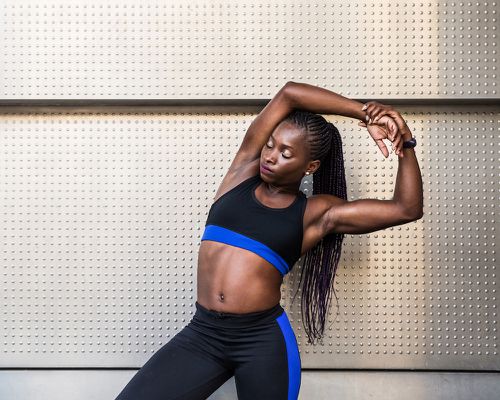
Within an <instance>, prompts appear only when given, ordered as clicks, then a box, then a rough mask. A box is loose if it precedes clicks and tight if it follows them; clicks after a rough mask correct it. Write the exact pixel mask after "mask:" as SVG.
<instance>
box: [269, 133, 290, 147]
mask: <svg viewBox="0 0 500 400" xmlns="http://www.w3.org/2000/svg"><path fill="white" fill-rule="evenodd" d="M271 139H273V140H276V139H275V138H274V136H273V135H271ZM282 146H283V147H287V148H289V149H292V150H293V147H292V146H289V145H287V144H284V143H283V144H282Z"/></svg>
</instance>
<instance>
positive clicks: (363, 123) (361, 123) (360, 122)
mask: <svg viewBox="0 0 500 400" xmlns="http://www.w3.org/2000/svg"><path fill="white" fill-rule="evenodd" d="M358 125H359V126H362V127H364V128H365V127H366V123H365V122H364V121H359V122H358Z"/></svg>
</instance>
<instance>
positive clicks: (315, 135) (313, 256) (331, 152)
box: [285, 109, 347, 344]
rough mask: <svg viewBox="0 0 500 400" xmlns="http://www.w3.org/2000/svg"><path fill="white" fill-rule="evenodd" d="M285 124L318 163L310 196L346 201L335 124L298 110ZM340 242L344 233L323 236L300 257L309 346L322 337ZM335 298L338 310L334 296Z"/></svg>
mask: <svg viewBox="0 0 500 400" xmlns="http://www.w3.org/2000/svg"><path fill="white" fill-rule="evenodd" d="M285 121H287V122H289V123H293V124H295V125H296V126H298V127H299V128H301V129H302V130H303V131H304V132H305V133H306V134H307V139H306V140H307V141H308V143H309V146H310V157H309V158H310V160H320V161H321V164H320V167H319V168H318V169H317V170H316V172H314V175H313V194H319V193H325V194H333V195H335V196H337V197H340V198H341V199H344V200H347V187H346V179H345V170H344V157H343V153H342V140H341V137H340V133H339V131H338V130H337V128H336V127H335V125H333V124H332V123H330V122H328V121H327V120H326V119H325V118H323V117H322V116H321V115H319V114H314V113H311V112H308V111H305V110H299V109H294V110H293V111H292V112H291V113H290V114H289V115H288V116H287V117H286V118H285ZM343 240H344V234H339V233H332V234H329V235H326V236H325V237H323V238H322V239H321V241H319V242H318V243H317V244H316V245H315V246H314V247H313V248H311V249H310V250H309V251H307V252H306V253H305V254H304V256H303V263H302V269H301V271H302V272H301V275H300V282H299V287H300V285H301V284H302V286H301V289H302V298H301V312H302V321H303V324H304V328H305V331H306V334H307V337H308V342H309V343H311V344H314V343H315V340H320V339H321V338H322V337H323V333H324V330H325V320H326V314H327V312H328V309H329V305H330V300H331V297H332V296H331V294H332V290H333V293H334V294H335V288H334V287H333V282H334V277H335V272H336V270H337V265H338V263H339V259H340V254H341V251H342V242H343ZM298 289H299V288H297V292H298ZM297 292H296V293H295V296H296V295H297ZM295 296H294V300H295ZM335 298H336V299H337V307H338V298H337V295H336V294H335Z"/></svg>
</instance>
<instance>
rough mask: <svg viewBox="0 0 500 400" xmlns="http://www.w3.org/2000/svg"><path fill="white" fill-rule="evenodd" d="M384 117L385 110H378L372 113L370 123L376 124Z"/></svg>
mask: <svg viewBox="0 0 500 400" xmlns="http://www.w3.org/2000/svg"><path fill="white" fill-rule="evenodd" d="M383 115H385V110H384V109H383V108H378V109H377V110H375V111H374V112H373V114H372V115H371V116H372V121H373V122H377V121H378V119H379V118H380V117H382V116H383Z"/></svg>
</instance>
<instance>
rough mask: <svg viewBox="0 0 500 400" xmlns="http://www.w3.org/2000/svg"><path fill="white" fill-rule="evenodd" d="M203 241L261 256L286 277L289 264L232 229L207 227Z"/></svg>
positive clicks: (268, 248) (264, 246)
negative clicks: (210, 241) (224, 244)
mask: <svg viewBox="0 0 500 400" xmlns="http://www.w3.org/2000/svg"><path fill="white" fill-rule="evenodd" d="M201 240H213V241H214V242H221V243H226V244H229V245H231V246H236V247H241V248H242V249H246V250H249V251H251V252H253V253H255V254H257V255H259V256H261V257H262V258H263V259H264V260H266V261H269V262H270V263H271V264H272V265H273V266H274V267H275V268H276V269H277V270H278V271H279V272H280V273H281V275H285V274H286V273H287V272H288V271H289V268H288V264H287V262H286V261H285V260H284V259H283V257H281V256H280V255H279V254H278V253H276V252H275V251H274V250H273V249H271V248H270V247H268V246H266V245H265V244H262V243H261V242H258V241H257V240H254V239H252V238H249V237H248V236H245V235H242V234H241V233H238V232H234V231H232V230H231V229H227V228H223V227H222V226H217V225H207V226H205V231H204V232H203V236H202V237H201Z"/></svg>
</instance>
